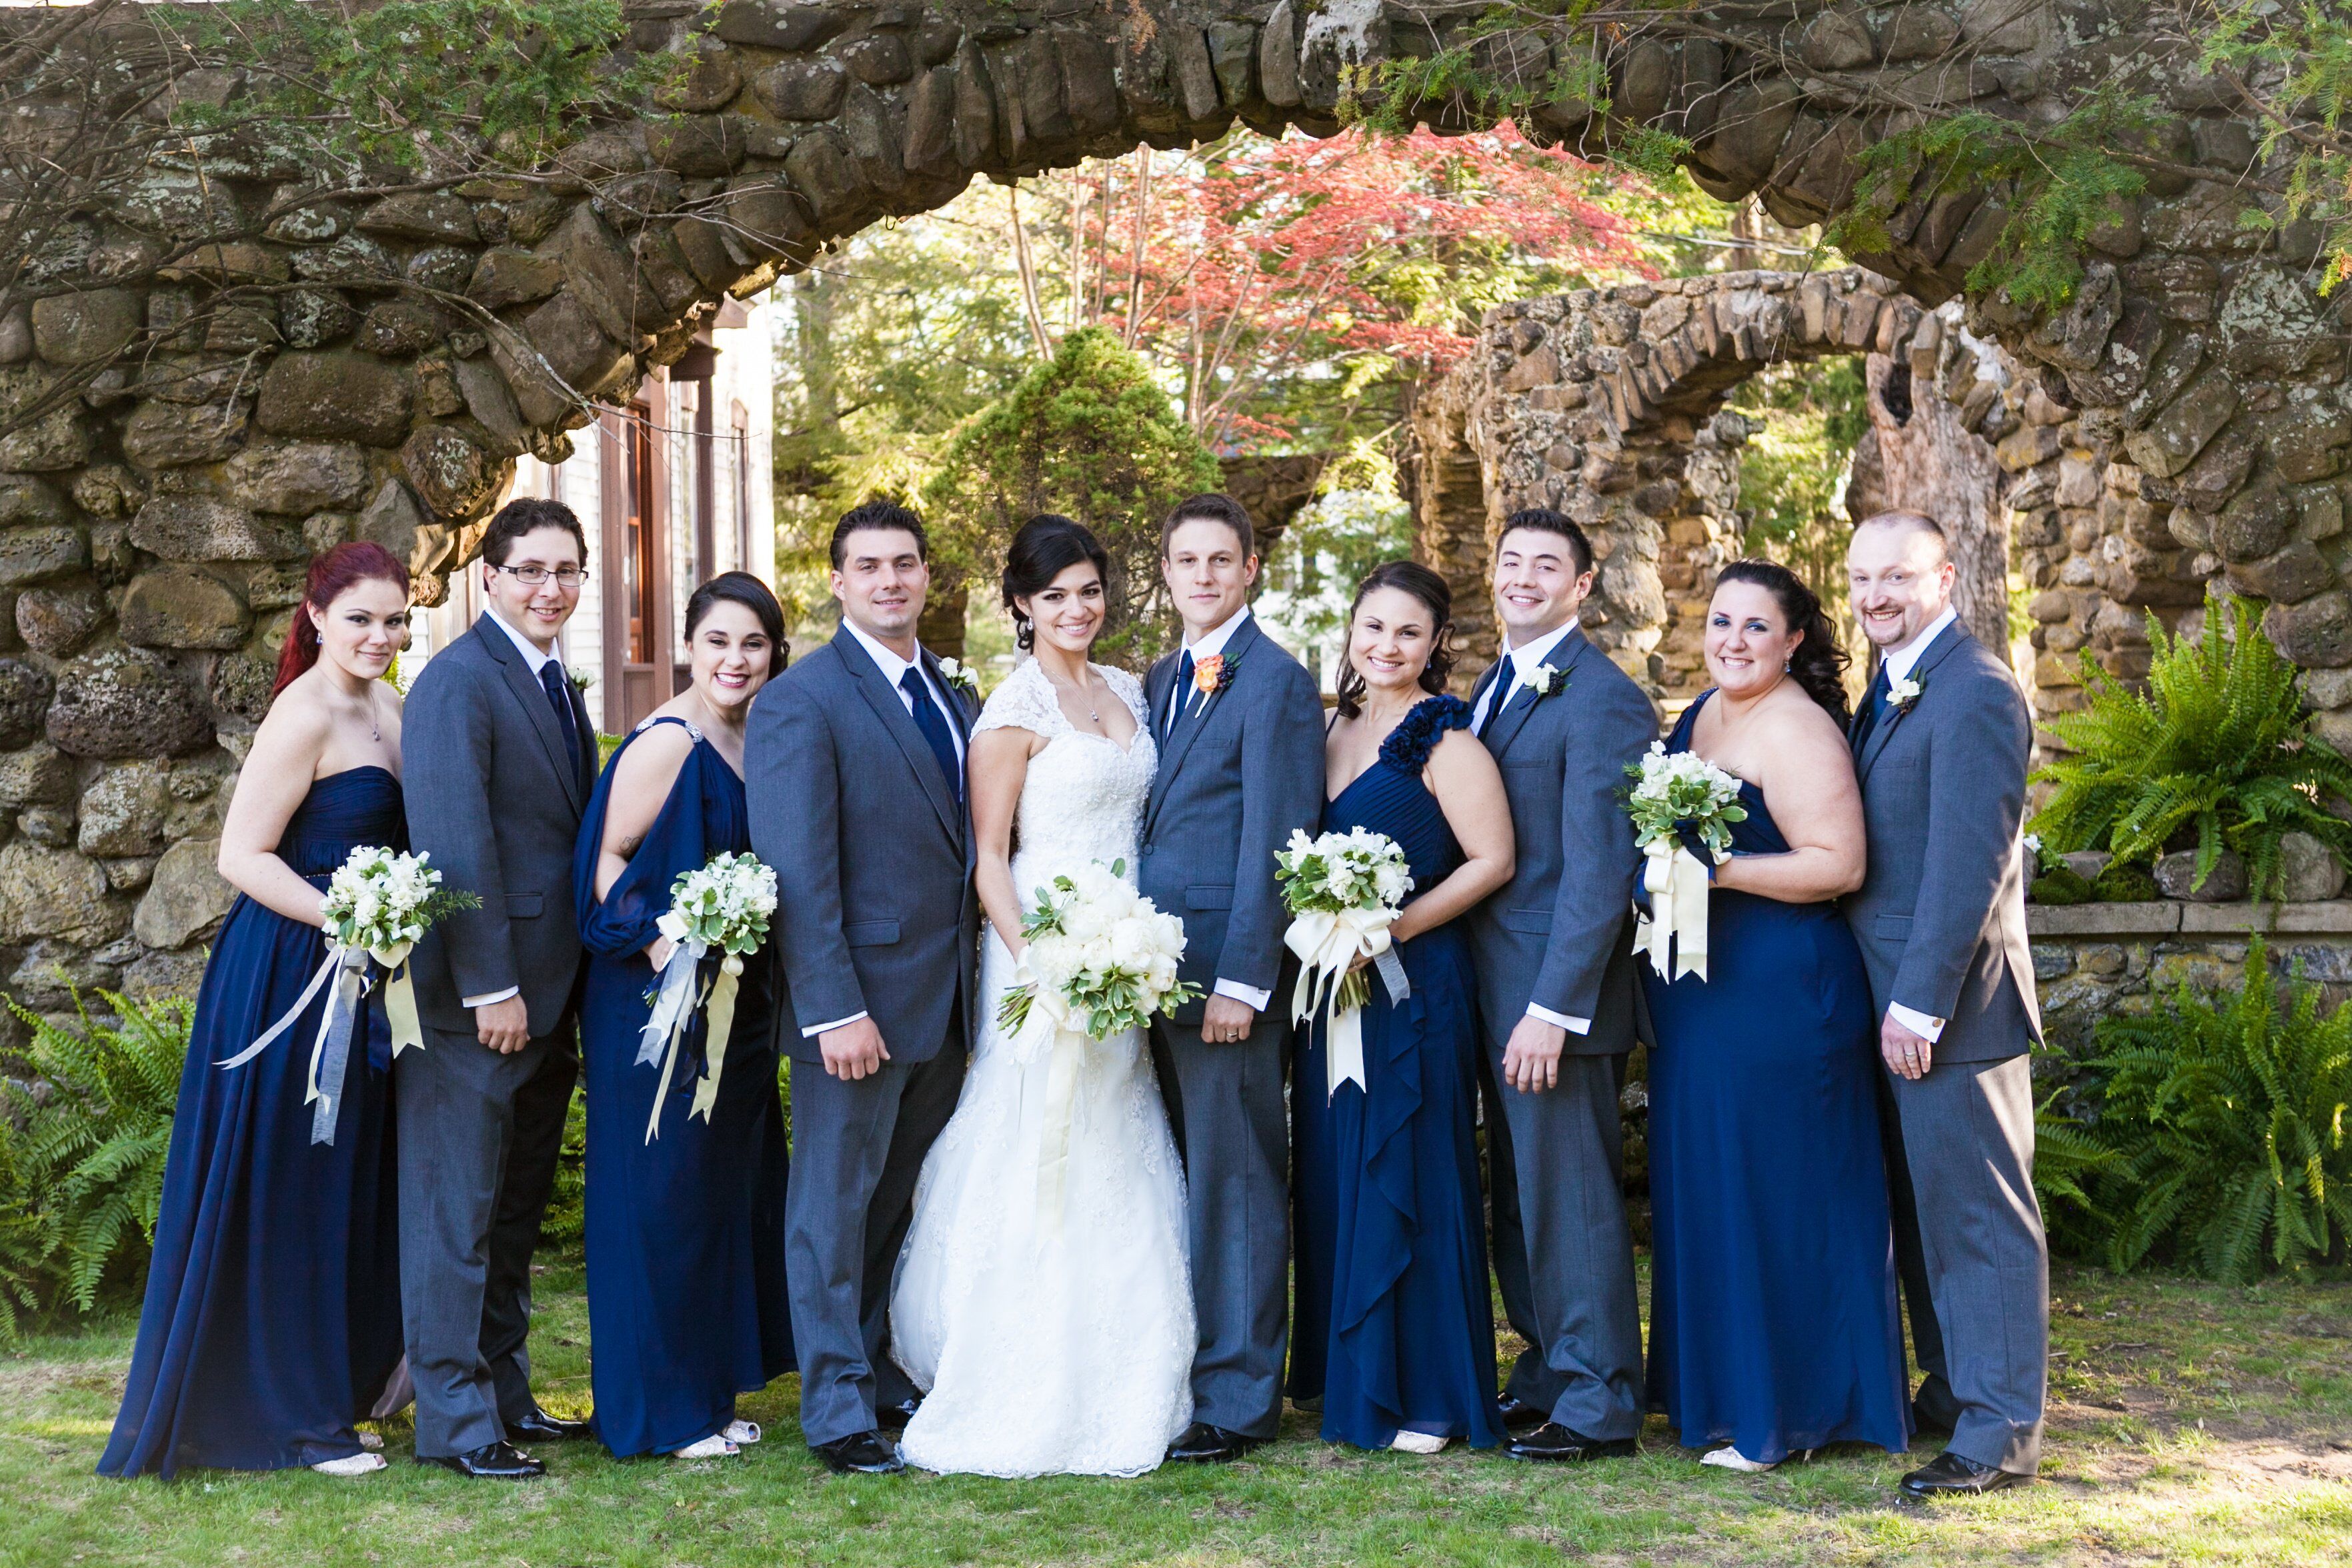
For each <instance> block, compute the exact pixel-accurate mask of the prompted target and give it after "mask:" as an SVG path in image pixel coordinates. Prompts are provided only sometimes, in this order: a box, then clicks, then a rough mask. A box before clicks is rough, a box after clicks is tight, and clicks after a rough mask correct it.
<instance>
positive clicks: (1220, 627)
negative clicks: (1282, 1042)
mask: <svg viewBox="0 0 2352 1568" xmlns="http://www.w3.org/2000/svg"><path fill="white" fill-rule="evenodd" d="M1249 613H1250V612H1249V606H1248V605H1246V604H1244V605H1243V606H1242V607H1241V608H1240V609H1239V610H1236V611H1234V612H1233V613H1232V614H1231V615H1228V616H1226V617H1225V618H1224V619H1223V621H1220V622H1217V623H1216V624H1215V625H1214V626H1212V627H1210V628H1209V630H1208V631H1206V632H1202V634H1201V637H1200V640H1199V641H1197V642H1193V641H1190V640H1188V641H1187V642H1186V643H1184V647H1183V652H1184V653H1190V654H1192V664H1193V667H1194V668H1195V669H1198V668H1199V666H1200V664H1201V662H1202V660H1203V659H1209V658H1213V657H1214V656H1215V655H1217V654H1219V653H1223V652H1224V651H1225V644H1226V643H1230V642H1232V641H1233V640H1234V632H1237V631H1239V630H1241V624H1242V622H1244V621H1246V620H1248V619H1249ZM1179 667H1180V668H1181V665H1180V666H1179ZM1207 701H1208V698H1207V696H1206V695H1202V694H1200V693H1198V692H1190V691H1187V692H1178V693H1174V694H1172V695H1171V697H1170V700H1169V703H1168V711H1167V712H1166V713H1165V714H1163V715H1161V716H1160V734H1159V736H1158V737H1157V738H1159V739H1160V740H1166V739H1167V738H1168V729H1169V726H1170V725H1171V723H1173V722H1174V720H1175V716H1176V705H1177V704H1178V703H1179V702H1182V703H1184V704H1186V705H1188V706H1187V708H1186V711H1187V712H1190V711H1192V709H1194V708H1197V707H1198V706H1200V705H1202V704H1203V703H1205V702H1207ZM1211 989H1212V990H1213V992H1214V993H1215V994H1216V995H1218V996H1221V997H1231V998H1234V1000H1235V1001H1237V1002H1247V1003H1248V1004H1249V1006H1250V1010H1251V1011H1253V1012H1261V1013H1262V1012H1264V1011H1265V1009H1266V1004H1268V1003H1269V1002H1271V1001H1273V1000H1274V993H1273V992H1272V991H1262V990H1260V989H1258V988H1256V987H1255V986H1244V985H1243V984H1242V983H1241V982H1240V981H1239V980H1228V979H1224V978H1222V977H1220V978H1219V979H1218V981H1217V983H1216V984H1215V985H1214V986H1213V987H1211Z"/></svg>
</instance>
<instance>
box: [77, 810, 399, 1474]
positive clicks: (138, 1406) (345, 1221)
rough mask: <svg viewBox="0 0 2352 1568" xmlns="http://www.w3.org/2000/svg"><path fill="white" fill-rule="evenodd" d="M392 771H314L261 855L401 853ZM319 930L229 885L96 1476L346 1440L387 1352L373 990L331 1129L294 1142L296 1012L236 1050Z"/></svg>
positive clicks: (303, 1457) (315, 1008) (237, 1459)
mask: <svg viewBox="0 0 2352 1568" xmlns="http://www.w3.org/2000/svg"><path fill="white" fill-rule="evenodd" d="M407 843H408V830H407V825H406V819H405V818H404V815H403V814H402V811H401V804H400V781H399V780H398V779H394V777H393V776H392V775H391V774H390V773H389V772H387V771H385V770H384V769H383V768H375V767H368V768H349V769H346V770H345V771H343V772H341V773H333V774H330V775H328V776H327V777H326V778H324V779H319V780H317V781H316V782H315V783H313V784H312V785H311V786H310V793H309V794H308V795H305V796H304V797H303V798H302V803H301V804H300V805H299V806H298V807H296V808H295V810H294V814H293V816H292V817H290V818H289V819H288V820H287V823H286V831H285V832H284V833H283V834H282V835H280V837H279V839H278V858H279V859H280V860H282V861H284V862H286V863H287V864H288V865H289V866H290V867H292V868H293V869H294V871H295V872H296V873H298V874H299V875H301V876H303V877H305V878H307V879H308V880H309V881H310V883H311V885H313V886H314V887H317V888H319V889H320V890H321V891H324V889H325V887H326V885H327V878H328V875H329V874H330V873H332V872H333V871H334V870H335V869H336V868H337V867H338V866H341V864H342V863H343V862H344V861H345V860H346V859H348V858H349V857H350V855H351V852H352V850H353V849H355V848H357V847H359V846H360V845H362V844H368V845H376V846H390V847H392V848H394V849H404V848H406V847H407ZM326 953H327V938H326V933H325V932H323V931H321V930H320V928H318V927H317V926H315V925H296V924H295V923H294V922H293V921H291V920H289V919H287V918H286V917H285V916H284V915H278V914H276V913H274V912H273V911H271V910H268V909H266V908H264V907H263V906H262V905H260V904H256V903H255V902H254V901H253V900H251V899H250V898H247V897H244V896H242V895H240V896H239V897H238V899H237V900H236V903H235V904H232V905H231V906H230V907H229V912H228V917H227V918H226V920H224V921H222V922H221V928H220V934H219V935H218V936H215V938H214V939H213V952H212V958H211V961H210V962H208V963H207V964H206V965H205V979H204V985H203V987H202V988H200V989H199V990H198V992H197V994H196V1015H195V1027H194V1030H193V1031H192V1032H191V1034H190V1037H189V1040H188V1056H187V1061H186V1063H185V1065H184V1067H183V1068H182V1069H181V1072H180V1097H179V1104H178V1108H177V1109H176V1110H175V1111H174V1112H173V1115H172V1145H171V1149H170V1151H169V1152H168V1153H167V1154H166V1155H164V1162H163V1200H162V1207H161V1209H160V1210H159V1212H158V1213H157V1215H156V1218H155V1251H154V1257H153V1260H152V1261H151V1262H150V1263H149V1264H148V1268H147V1297H146V1304H145V1305H144V1306H143V1307H142V1309H141V1311H140V1314H139V1338H138V1342H137V1344H136V1346H135V1347H134V1348H133V1350H132V1351H131V1378H130V1382H129V1384H128V1385H127V1386H126V1387H125V1389H124V1391H123V1396H122V1409H121V1413H120V1414H119V1415H117V1416H115V1418H114V1435H113V1437H112V1438H111V1439H110V1441H109V1442H108V1443H107V1445H106V1453H105V1456H104V1457H103V1458H100V1460H99V1462H98V1471H99V1474H100V1475H106V1476H137V1475H160V1476H167V1477H168V1476H170V1475H173V1473H175V1472H176V1471H178V1470H180V1469H184V1468H186V1467H189V1466H202V1467H205V1468H207V1469H224V1470H274V1469H288V1468H289V1467H291V1466H295V1465H311V1464H318V1463H320V1462H321V1461H323V1460H327V1459H341V1458H349V1457H350V1456H352V1455H353V1454H356V1453H358V1452H359V1451H360V1440H359V1434H358V1433H357V1432H356V1431H355V1430H353V1428H352V1422H353V1421H355V1420H357V1419H358V1418H359V1417H360V1416H362V1414H363V1413H364V1412H366V1411H367V1410H368V1409H370V1408H371V1407H372V1406H373V1405H374V1404H375V1401H376V1398H377V1396H379V1395H380V1394H381V1393H382V1392H383V1385H384V1382H385V1379H386V1378H388V1377H389V1376H390V1375H391V1374H392V1371H393V1368H394V1366H396V1365H398V1364H399V1362H400V1355H401V1343H400V1224H399V1211H398V1207H397V1203H398V1195H399V1187H398V1184H397V1183H396V1181H395V1180H394V1167H393V1136H392V1077H391V1072H392V1054H391V1038H390V1035H389V1033H388V1032H387V1030H385V1027H384V1022H383V1009H382V1007H381V1005H380V1004H379V1003H378V1002H377V1000H376V999H375V998H374V997H373V995H372V996H371V998H370V1001H369V1005H368V1006H366V1007H365V1008H363V1009H362V1012H361V1015H360V1019H359V1021H358V1023H357V1025H356V1026H355V1027H354V1029H353V1031H352V1051H351V1057H350V1060H349V1065H348V1066H347V1068H346V1069H345V1076H344V1082H343V1103H342V1108H341V1111H340V1112H338V1113H337V1116H336V1121H335V1141H334V1142H333V1143H331V1144H313V1143H311V1142H310V1117H311V1108H310V1106H309V1105H307V1104H305V1103H303V1096H304V1094H305V1093H306V1092H308V1089H309V1085H310V1044H311V1041H312V1040H315V1039H317V1037H318V1033H319V1020H320V1015H321V1014H322V1013H323V1012H324V1011H325V1009H326V1006H327V997H328V994H329V993H328V992H327V991H326V990H324V989H321V990H320V994H319V995H318V997H316V998H313V999H312V1001H311V1003H310V1007H309V1008H308V1009H305V1010H304V1012H303V1014H302V1017H301V1019H299V1021H298V1022H297V1023H296V1024H295V1025H294V1026H293V1027H292V1028H291V1029H289V1030H287V1031H286V1032H285V1033H284V1034H283V1035H280V1036H279V1037H278V1039H277V1040H274V1041H272V1042H271V1043H270V1045H269V1048H268V1050H267V1051H263V1052H262V1053H261V1054H260V1055H259V1056H257V1057H256V1058H254V1059H253V1060H252V1061H248V1062H246V1063H245V1064H243V1065H242V1066H239V1067H233V1068H224V1067H219V1066H216V1065H215V1063H216V1062H219V1061H223V1060H225V1059H226V1058H228V1057H232V1056H234V1055H236V1053H237V1052H238V1051H243V1050H244V1049H245V1048H246V1047H247V1046H248V1045H251V1044H252V1043H253V1042H254V1040H257V1039H258V1038H259V1037H260V1036H261V1034H262V1032H263V1031H264V1030H268V1028H269V1026H270V1025H271V1024H274V1023H276V1022H277V1021H278V1019H280V1018H282V1017H284V1016H285V1013H286V1009H289V1008H290V1007H292V1006H293V1005H294V1003H295V1001H296V999H297V998H299V997H300V996H301V994H302V991H303V988H305V987H306V986H308V985H309V984H310V979H311V977H312V976H314V975H315V974H316V973H317V972H318V968H319V966H320V963H321V962H322V961H323V960H324V959H325V957H326Z"/></svg>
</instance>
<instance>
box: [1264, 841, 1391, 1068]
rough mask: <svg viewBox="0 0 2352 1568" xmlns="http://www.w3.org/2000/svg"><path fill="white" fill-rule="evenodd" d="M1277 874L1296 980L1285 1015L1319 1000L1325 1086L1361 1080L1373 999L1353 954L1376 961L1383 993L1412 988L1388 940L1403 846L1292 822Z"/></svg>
mask: <svg viewBox="0 0 2352 1568" xmlns="http://www.w3.org/2000/svg"><path fill="white" fill-rule="evenodd" d="M1274 862H1275V868H1276V869H1275V873H1274V874H1275V876H1276V880H1278V881H1279V882H1280V883H1282V901H1283V903H1284V904H1285V905H1286V907H1288V909H1289V910H1290V914H1291V921H1290V929H1289V930H1287V931H1286V932H1284V933H1283V936H1282V940H1283V944H1284V946H1287V947H1288V948H1289V949H1290V950H1291V951H1292V952H1294V953H1296V954H1297V955H1298V961H1299V969H1298V987H1297V990H1296V991H1295V992H1294V993H1293V994H1292V996H1291V1002H1290V1018H1291V1021H1292V1022H1293V1023H1298V1022H1303V1021H1304V1020H1305V1019H1307V1016H1308V1015H1309V1014H1311V1013H1313V1012H1314V1011H1315V1009H1317V1008H1318V1006H1319V1007H1321V1008H1322V1009H1324V1011H1325V1017H1326V1018H1327V1019H1328V1021H1329V1024H1330V1028H1329V1029H1328V1030H1327V1032H1326V1040H1325V1046H1324V1061H1325V1063H1326V1071H1325V1074H1324V1076H1325V1079H1326V1082H1325V1084H1324V1092H1325V1093H1326V1095H1327V1096H1328V1095H1331V1094H1336V1093H1338V1092H1339V1085H1340V1084H1342V1083H1349V1082H1352V1083H1354V1084H1355V1085H1356V1086H1357V1087H1358V1088H1362V1087H1364V1029H1363V1016H1362V1015H1363V1008H1364V1004H1365V1003H1366V1002H1367V1001H1369V1000H1370V998H1371V989H1370V987H1369V986H1367V985H1366V984H1365V982H1364V977H1363V973H1362V971H1360V970H1359V969H1358V968H1357V967H1356V961H1357V960H1358V959H1359V958H1367V957H1368V958H1370V959H1372V960H1374V961H1375V962H1376V963H1378V964H1379V966H1380V970H1381V981H1382V982H1383V983H1384V984H1385V985H1386V986H1387V987H1388V991H1389V999H1390V1000H1391V1002H1401V1001H1402V1000H1404V998H1406V997H1408V996H1410V995H1412V987H1411V986H1410V985H1409V984H1408V983H1407V982H1406V980H1405V975H1404V966H1403V965H1402V963H1400V962H1399V961H1398V960H1397V957H1396V955H1395V953H1394V951H1393V950H1392V949H1391V943H1390V941H1389V926H1390V925H1391V924H1393V923H1394V922H1395V920H1396V917H1397V911H1398V910H1400V909H1402V907H1403V906H1404V895H1405V894H1408V893H1410V892H1412V873H1411V872H1410V871H1408V870H1407V869H1406V862H1405V857H1404V851H1403V850H1402V849H1400V848H1398V847H1397V842H1396V841H1395V840H1394V839H1391V838H1390V837H1389V836H1388V835H1387V834H1385V833H1375V832H1371V831H1367V830H1366V829H1363V828H1350V829H1349V831H1346V832H1344V833H1324V834H1322V835H1321V836H1319V837H1318V838H1313V839H1310V838H1308V837H1307V835H1306V833H1305V832H1304V831H1300V830H1298V829H1297V828H1294V829H1292V830H1291V832H1290V847H1289V848H1288V849H1286V850H1277V851H1276V852H1275V856H1274Z"/></svg>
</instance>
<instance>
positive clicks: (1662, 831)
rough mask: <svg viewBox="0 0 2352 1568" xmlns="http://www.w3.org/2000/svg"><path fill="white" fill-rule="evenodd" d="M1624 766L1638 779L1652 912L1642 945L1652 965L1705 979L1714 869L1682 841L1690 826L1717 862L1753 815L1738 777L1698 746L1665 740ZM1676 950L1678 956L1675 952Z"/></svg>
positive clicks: (1639, 833)
mask: <svg viewBox="0 0 2352 1568" xmlns="http://www.w3.org/2000/svg"><path fill="white" fill-rule="evenodd" d="M1625 771H1626V772H1627V773H1629V774H1631V775H1632V776H1633V780H1634V783H1633V789H1631V790H1630V791H1628V792H1627V795H1626V801H1625V810H1626V814H1627V815H1629V816H1631V817H1632V818H1633V841H1634V842H1635V843H1636V844H1638V845H1639V846H1640V847H1641V850H1642V853H1643V856H1644V857H1646V859H1645V863H1644V865H1643V871H1642V885H1643V887H1645V888H1647V889H1648V890H1649V894H1650V910H1651V913H1650V914H1648V915H1643V916H1642V917H1641V921H1640V925H1638V927H1637V928H1636V930H1635V933H1634V941H1635V944H1636V945H1637V946H1641V947H1643V948H1645V949H1647V951H1648V952H1649V955H1650V967H1652V968H1654V969H1655V970H1656V971H1657V972H1658V973H1659V974H1661V975H1665V974H1667V972H1668V967H1669V960H1670V956H1671V963H1672V970H1673V973H1672V977H1673V978H1675V979H1680V978H1681V977H1683V976H1685V975H1690V974H1695V975H1696V976H1697V977H1699V978H1700V979H1702V980H1704V979H1706V894H1707V868H1706V866H1705V865H1703V864H1701V863H1700V862H1699V859H1698V857H1697V856H1696V855H1694V854H1693V853H1691V852H1690V850H1689V848H1688V846H1687V845H1685V842H1684V841H1683V837H1682V832H1681V830H1682V828H1683V827H1684V826H1685V825H1688V826H1689V828H1690V829H1691V831H1694V832H1696V834H1697V835H1698V841H1699V842H1700V844H1702V845H1703V846H1705V848H1706V852H1707V856H1708V858H1709V859H1711V860H1713V861H1714V862H1715V863H1716V864H1717V865H1721V864H1722V863H1723V862H1726V861H1727V860H1729V859H1730V858H1731V824H1732V823H1734V822H1744V821H1747V820H1748V810H1747V808H1746V807H1744V806H1742V805H1741V804H1740V803H1739V780H1738V779H1735V778H1733V777H1732V776H1731V775H1730V774H1728V773H1727V772H1725V771H1724V770H1723V769H1722V768H1717V766H1716V765H1715V764H1714V763H1712V762H1709V761H1708V760H1706V758H1703V757H1701V756H1699V755H1698V754H1697V753H1696V752H1694V751H1676V752H1668V751H1667V750H1666V747H1665V743H1664V741H1658V740H1654V741H1652V742H1651V743H1650V750H1649V754H1648V755H1647V756H1645V757H1643V758H1642V760H1641V761H1639V762H1636V763H1633V765H1631V766H1630V767H1628V768H1626V769H1625ZM1670 949H1671V955H1670V951H1669V950H1670Z"/></svg>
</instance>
